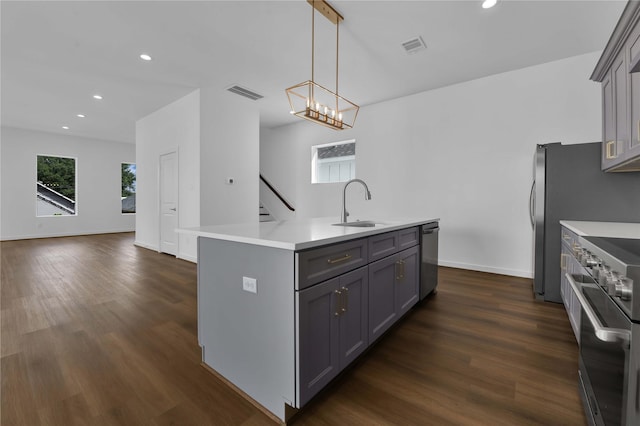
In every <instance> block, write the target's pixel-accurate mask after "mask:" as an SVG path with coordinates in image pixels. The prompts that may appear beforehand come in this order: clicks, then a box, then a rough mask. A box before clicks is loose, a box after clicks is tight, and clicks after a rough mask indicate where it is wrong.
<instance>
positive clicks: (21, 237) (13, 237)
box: [0, 228, 135, 241]
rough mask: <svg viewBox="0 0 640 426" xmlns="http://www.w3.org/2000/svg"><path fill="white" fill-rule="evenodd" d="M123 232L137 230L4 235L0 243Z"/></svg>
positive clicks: (0, 238)
mask: <svg viewBox="0 0 640 426" xmlns="http://www.w3.org/2000/svg"><path fill="white" fill-rule="evenodd" d="M123 232H135V229H129V228H127V229H109V230H104V229H103V230H94V231H83V232H59V233H44V234H26V235H3V236H2V237H0V241H15V240H34V239H38V238H59V237H80V236H83V235H100V234H120V233H123Z"/></svg>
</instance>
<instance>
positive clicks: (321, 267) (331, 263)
mask: <svg viewBox="0 0 640 426" xmlns="http://www.w3.org/2000/svg"><path fill="white" fill-rule="evenodd" d="M383 235H385V234H383ZM367 243H368V239H367V238H361V239H357V240H352V241H346V242H344V243H338V244H331V245H328V246H324V247H320V248H314V249H312V250H306V251H301V252H300V253H299V254H298V280H297V281H296V290H298V289H303V288H306V287H309V286H311V285H313V284H317V283H319V282H322V281H325V280H328V279H329V278H333V277H337V276H338V275H340V274H344V273H345V272H348V271H351V270H353V269H356V268H359V267H361V266H364V265H366V264H367V263H369V256H368V254H367V246H368V244H367Z"/></svg>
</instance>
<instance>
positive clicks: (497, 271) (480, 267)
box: [438, 259, 533, 278]
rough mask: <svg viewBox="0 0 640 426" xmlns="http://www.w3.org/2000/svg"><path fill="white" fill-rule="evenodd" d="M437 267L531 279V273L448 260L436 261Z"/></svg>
mask: <svg viewBox="0 0 640 426" xmlns="http://www.w3.org/2000/svg"><path fill="white" fill-rule="evenodd" d="M438 265H440V266H448V267H451V268H458V269H467V270H470V271H480V272H489V273H491V274H500V275H509V276H512V277H521V278H533V272H531V271H521V270H518V269H506V268H496V267H493V266H483V265H472V264H468V263H460V262H452V261H448V260H442V259H439V260H438Z"/></svg>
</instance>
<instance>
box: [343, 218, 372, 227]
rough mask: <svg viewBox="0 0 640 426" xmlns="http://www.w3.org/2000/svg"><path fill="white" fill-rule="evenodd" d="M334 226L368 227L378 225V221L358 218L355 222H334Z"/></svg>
mask: <svg viewBox="0 0 640 426" xmlns="http://www.w3.org/2000/svg"><path fill="white" fill-rule="evenodd" d="M333 226H357V227H359V228H366V227H371V226H376V223H375V222H374V221H371V220H358V221H355V222H340V223H334V224H333Z"/></svg>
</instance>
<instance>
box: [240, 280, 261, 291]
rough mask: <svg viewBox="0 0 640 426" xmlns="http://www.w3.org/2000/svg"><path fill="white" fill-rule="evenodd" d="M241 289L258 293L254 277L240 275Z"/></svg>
mask: <svg viewBox="0 0 640 426" xmlns="http://www.w3.org/2000/svg"><path fill="white" fill-rule="evenodd" d="M242 289H243V290H244V291H248V292H249V293H258V284H257V282H256V279H255V278H249V277H242Z"/></svg>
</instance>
